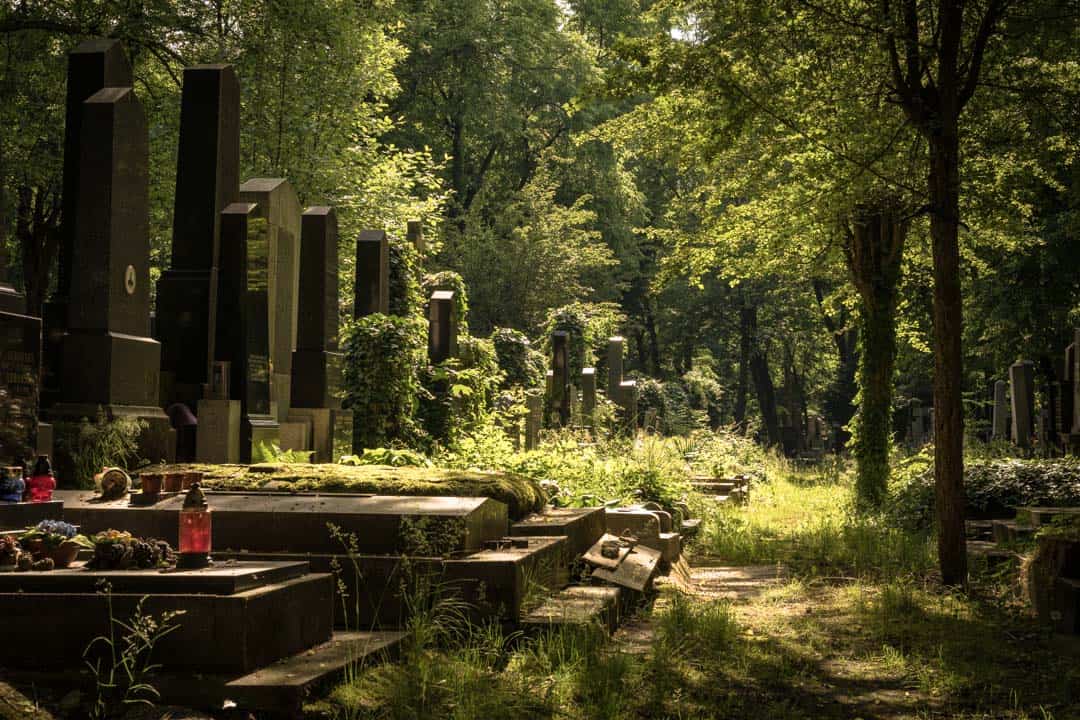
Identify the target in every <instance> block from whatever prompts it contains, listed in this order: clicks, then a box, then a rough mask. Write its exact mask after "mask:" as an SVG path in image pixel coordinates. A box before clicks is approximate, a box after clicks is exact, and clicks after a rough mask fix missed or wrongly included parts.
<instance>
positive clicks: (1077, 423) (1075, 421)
mask: <svg viewBox="0 0 1080 720" xmlns="http://www.w3.org/2000/svg"><path fill="white" fill-rule="evenodd" d="M1072 348H1073V352H1072V358H1071V362H1070V365H1069V367H1070V368H1071V370H1070V371H1069V379H1070V380H1071V381H1072V398H1073V399H1072V430H1071V435H1072V438H1071V442H1070V446H1071V447H1072V448H1073V452H1074V453H1075V452H1077V449H1078V448H1077V446H1078V445H1080V328H1078V329H1076V330H1074V331H1073V342H1072Z"/></svg>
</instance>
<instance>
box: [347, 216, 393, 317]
mask: <svg viewBox="0 0 1080 720" xmlns="http://www.w3.org/2000/svg"><path fill="white" fill-rule="evenodd" d="M355 297H356V305H355V307H354V310H353V312H354V313H355V316H356V318H357V319H359V318H362V317H364V316H365V315H373V314H375V313H382V314H384V315H386V314H388V313H389V312H390V241H389V240H388V239H387V237H386V233H385V232H383V231H382V230H364V231H363V232H361V233H360V237H359V238H357V240H356V287H355Z"/></svg>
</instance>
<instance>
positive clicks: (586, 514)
mask: <svg viewBox="0 0 1080 720" xmlns="http://www.w3.org/2000/svg"><path fill="white" fill-rule="evenodd" d="M604 529H605V523H604V508H602V507H595V508H555V507H548V508H544V510H543V511H542V512H538V513H533V514H532V515H529V516H527V517H526V518H524V519H522V520H519V521H518V522H516V523H514V524H513V525H512V526H511V527H510V535H512V536H514V537H531V536H552V535H562V536H564V537H566V542H567V551H568V552H569V553H571V554H572V555H573V556H574V557H577V556H579V555H583V554H584V553H585V552H586V551H587V550H588V549H589V548H590V547H592V546H593V544H594V543H595V542H596V541H597V540H599V539H600V536H601V535H603V534H604Z"/></svg>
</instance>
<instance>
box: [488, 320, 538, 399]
mask: <svg viewBox="0 0 1080 720" xmlns="http://www.w3.org/2000/svg"><path fill="white" fill-rule="evenodd" d="M491 342H492V343H493V344H494V346H495V357H496V360H497V362H498V363H499V369H500V370H502V372H503V379H502V387H503V388H505V389H509V388H511V387H515V386H519V387H524V388H536V387H540V385H541V384H542V383H543V382H544V356H543V354H542V353H540V352H538V351H536V350H534V349H533V348H532V345H531V344H530V343H529V338H527V337H526V336H525V333H523V332H520V331H518V330H514V329H512V328H495V332H493V333H491Z"/></svg>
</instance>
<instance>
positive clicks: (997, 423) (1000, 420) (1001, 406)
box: [990, 380, 1009, 440]
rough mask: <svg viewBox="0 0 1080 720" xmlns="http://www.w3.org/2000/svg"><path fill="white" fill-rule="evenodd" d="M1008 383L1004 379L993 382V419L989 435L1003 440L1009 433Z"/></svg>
mask: <svg viewBox="0 0 1080 720" xmlns="http://www.w3.org/2000/svg"><path fill="white" fill-rule="evenodd" d="M1007 395H1008V385H1007V384H1006V383H1005V381H1004V380H998V381H996V382H995V383H994V419H993V428H992V429H991V434H990V437H992V438H993V439H994V440H1005V439H1007V438H1008V435H1009V425H1008V422H1009V418H1008V413H1009V411H1008V398H1007Z"/></svg>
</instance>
